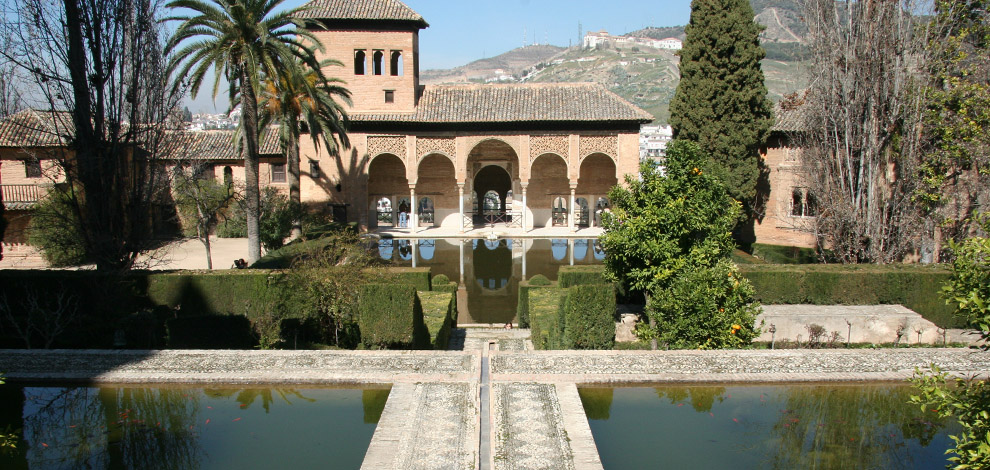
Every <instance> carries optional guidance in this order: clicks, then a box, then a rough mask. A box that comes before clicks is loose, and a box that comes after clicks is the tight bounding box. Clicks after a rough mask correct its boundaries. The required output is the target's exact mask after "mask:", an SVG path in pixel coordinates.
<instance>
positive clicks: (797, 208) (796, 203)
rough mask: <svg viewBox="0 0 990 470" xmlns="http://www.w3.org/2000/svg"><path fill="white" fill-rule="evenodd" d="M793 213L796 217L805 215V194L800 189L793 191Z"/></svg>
mask: <svg viewBox="0 0 990 470" xmlns="http://www.w3.org/2000/svg"><path fill="white" fill-rule="evenodd" d="M791 215H793V216H795V217H802V216H804V194H803V193H802V192H801V190H800V189H795V190H794V191H793V192H791Z"/></svg>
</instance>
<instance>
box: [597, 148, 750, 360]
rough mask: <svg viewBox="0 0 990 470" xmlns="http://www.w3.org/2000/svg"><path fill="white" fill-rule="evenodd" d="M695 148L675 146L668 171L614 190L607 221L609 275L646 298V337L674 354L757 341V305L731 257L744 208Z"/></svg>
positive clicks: (650, 172)
mask: <svg viewBox="0 0 990 470" xmlns="http://www.w3.org/2000/svg"><path fill="white" fill-rule="evenodd" d="M706 161H708V159H706V158H705V157H704V155H703V153H702V151H701V149H700V148H699V147H698V145H697V144H695V143H693V142H688V141H682V140H677V141H674V142H672V143H671V144H670V146H669V147H668V151H667V159H666V162H665V165H664V166H663V167H662V168H661V167H659V166H657V165H654V164H651V163H644V164H643V165H641V167H640V175H639V177H638V178H636V177H633V176H627V177H626V184H625V187H623V186H616V187H614V188H612V190H611V191H610V192H609V198H610V199H611V201H612V209H611V212H609V213H606V214H605V215H604V216H603V225H604V227H605V233H604V234H603V235H602V237H601V243H602V246H603V248H604V249H605V253H606V256H605V266H606V275H607V276H608V277H609V278H610V279H612V280H614V281H619V282H621V283H623V284H624V285H625V287H626V288H627V289H630V290H632V291H638V292H643V293H644V294H645V297H646V315H647V316H648V317H649V321H650V323H649V326H648V327H645V326H644V327H641V328H640V329H639V330H638V332H639V334H640V336H641V337H645V338H650V339H651V340H653V342H654V347H655V346H656V341H657V340H659V341H661V342H663V343H664V344H666V345H667V346H669V347H675V348H711V349H715V348H728V347H737V346H741V345H744V344H747V343H749V342H750V341H752V339H753V338H754V337H756V336H757V334H758V331H757V330H755V329H754V326H753V324H754V322H755V319H756V315H757V313H758V312H759V305H758V304H757V303H755V302H754V300H753V288H752V286H751V285H750V284H749V282H748V281H747V280H745V279H743V277H742V276H740V275H739V273H738V271H737V268H736V266H735V265H734V264H733V263H732V261H731V260H730V258H729V255H730V253H731V252H732V250H733V249H734V247H735V244H734V243H733V241H732V234H731V231H732V227H733V226H734V225H735V222H736V220H737V217H738V215H739V212H740V211H741V210H742V208H741V205H740V203H739V202H738V201H735V200H733V199H732V198H731V197H729V195H728V193H727V191H726V189H725V186H724V185H723V184H722V183H721V182H720V181H719V180H718V179H717V178H715V177H714V176H712V175H711V174H710V173H708V172H707V171H706V170H705V165H704V162H706Z"/></svg>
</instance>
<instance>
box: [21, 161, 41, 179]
mask: <svg viewBox="0 0 990 470" xmlns="http://www.w3.org/2000/svg"><path fill="white" fill-rule="evenodd" d="M24 176H25V177H26V178H41V160H38V159H37V158H31V159H28V160H24Z"/></svg>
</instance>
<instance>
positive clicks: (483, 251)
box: [378, 238, 605, 324]
mask: <svg viewBox="0 0 990 470" xmlns="http://www.w3.org/2000/svg"><path fill="white" fill-rule="evenodd" d="M378 256H379V257H381V258H382V259H385V260H389V261H392V262H394V263H396V264H398V265H400V266H414V267H430V268H431V270H432V272H433V275H434V276H436V275H439V274H443V275H445V276H447V277H448V278H450V279H451V280H453V281H456V282H457V283H458V286H459V287H458V300H457V306H458V311H459V317H458V322H459V323H494V324H502V323H506V322H508V321H511V320H512V319H513V318H514V317H515V314H516V305H517V303H518V295H519V282H521V281H523V280H527V279H530V278H532V277H533V276H535V275H537V274H542V275H544V276H546V277H547V278H549V279H551V280H556V279H557V270H558V268H559V267H560V266H574V265H583V264H600V263H601V262H602V261H603V260H604V259H605V252H604V251H603V250H602V249H601V245H600V244H599V243H598V240H597V239H563V238H561V239H552V240H551V239H496V240H483V239H436V240H433V239H418V240H408V239H393V238H384V239H382V240H380V241H379V243H378Z"/></svg>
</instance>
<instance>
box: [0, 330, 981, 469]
mask: <svg viewBox="0 0 990 470" xmlns="http://www.w3.org/2000/svg"><path fill="white" fill-rule="evenodd" d="M528 334H529V331H528V330H519V329H515V330H503V329H501V328H499V329H489V328H468V329H461V330H458V331H457V333H456V334H455V335H454V338H453V340H452V346H453V347H456V348H460V349H461V350H456V351H199V350H169V351H69V350H50V351H40V350H30V351H27V350H0V371H3V372H4V373H5V375H6V377H7V379H9V380H21V381H32V382H38V381H42V382H43V381H58V382H66V381H70V382H72V381H76V382H85V383H194V384H196V383H198V384H210V383H227V384H392V390H391V392H390V394H389V398H388V401H387V402H386V405H385V410H384V412H383V414H382V417H381V420H380V421H379V423H378V427H377V428H376V430H375V434H374V437H373V438H372V441H371V445H370V446H369V449H368V452H367V454H366V456H365V461H364V465H363V467H362V468H365V469H376V470H377V469H396V470H416V469H436V470H440V469H443V470H447V469H482V470H492V469H494V470H509V469H522V470H529V469H533V470H536V469H574V470H585V469H595V470H597V469H601V468H602V464H601V461H600V460H599V457H598V451H597V448H596V447H595V442H594V439H593V438H592V435H591V430H590V427H589V425H588V420H587V417H586V416H585V413H584V409H583V408H582V405H581V400H580V398H579V396H578V392H577V386H578V385H581V384H623V383H642V384H648V383H657V382H666V383H671V382H678V383H692V382H696V383H698V382H737V383H738V382H834V381H894V380H904V379H906V378H908V377H910V376H911V375H912V374H913V372H914V370H915V368H925V367H927V366H928V365H929V364H932V363H935V364H939V365H940V366H941V367H942V368H943V369H944V370H946V371H949V372H951V373H954V374H957V375H963V376H971V375H980V376H987V375H990V353H986V352H981V351H978V350H973V349H934V348H933V349H928V348H901V349H878V350H868V349H849V350H847V349H828V350H794V349H791V350H772V351H767V350H760V351H756V350H750V351H532V350H531V349H532V345H531V343H530V342H529V341H528Z"/></svg>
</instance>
